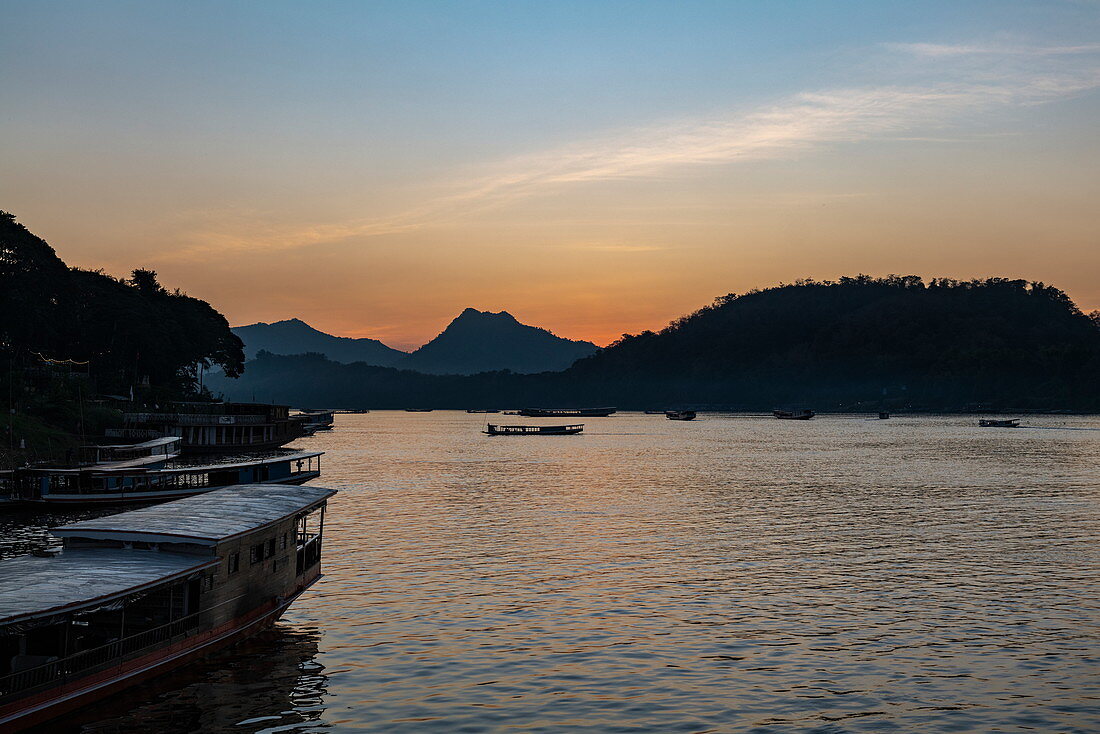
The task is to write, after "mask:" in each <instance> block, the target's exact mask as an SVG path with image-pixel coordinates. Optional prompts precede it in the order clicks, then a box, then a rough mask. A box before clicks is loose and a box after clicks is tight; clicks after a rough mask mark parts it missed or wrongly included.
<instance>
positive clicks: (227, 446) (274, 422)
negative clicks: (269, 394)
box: [107, 402, 303, 454]
mask: <svg viewBox="0 0 1100 734" xmlns="http://www.w3.org/2000/svg"><path fill="white" fill-rule="evenodd" d="M122 419H123V427H122V428H115V429H108V431H107V435H108V436H110V437H113V438H124V439H128V440H132V441H140V440H149V439H154V438H162V437H164V436H181V437H182V438H183V444H182V447H183V452H184V453H185V454H215V453H222V454H233V453H240V452H243V451H265V450H269V449H276V448H279V447H280V446H283V445H285V444H288V443H290V442H291V441H293V440H294V439H296V438H299V437H301V436H302V435H303V429H302V426H303V423H302V422H301V421H298V420H293V419H291V417H290V408H289V407H288V406H286V405H268V404H266V403H202V402H176V403H169V404H167V405H166V406H165V407H164V408H161V409H158V410H157V411H156V412H143V413H124V414H123V416H122Z"/></svg>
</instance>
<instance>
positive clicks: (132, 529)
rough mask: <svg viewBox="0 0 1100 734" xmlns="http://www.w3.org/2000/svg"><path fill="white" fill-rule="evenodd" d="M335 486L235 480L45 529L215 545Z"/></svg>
mask: <svg viewBox="0 0 1100 734" xmlns="http://www.w3.org/2000/svg"><path fill="white" fill-rule="evenodd" d="M334 494H336V490H335V489H325V488H323V487H299V486H293V485H289V484H235V485H233V486H231V487H224V488H222V489H215V490H213V491H211V492H205V493H203V494H199V495H195V496H194V497H187V498H185V499H182V500H176V501H175V502H166V503H165V504H163V505H155V506H153V507H143V508H141V509H138V510H131V511H130V512H122V513H119V514H118V515H108V516H107V517H101V518H96V519H94V520H81V521H80V522H74V523H70V524H69V525H62V526H61V527H59V528H53V529H52V530H50V532H51V533H53V534H54V535H56V536H58V537H61V538H91V539H97V540H122V541H127V542H132V541H143V542H147V543H195V544H198V545H210V546H212V545H217V544H218V543H221V542H223V541H226V540H229V539H230V538H234V537H236V536H239V535H245V534H247V533H251V532H254V531H256V530H259V529H261V528H264V527H266V526H268V525H272V524H274V523H277V522H279V521H281V520H285V519H286V518H288V517H293V516H294V515H297V514H299V513H302V512H308V511H310V510H312V509H314V508H316V507H319V506H321V505H322V504H324V503H325V501H327V500H328V498H329V497H331V496H332V495H334Z"/></svg>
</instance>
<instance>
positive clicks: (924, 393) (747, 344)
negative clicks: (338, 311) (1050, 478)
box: [218, 276, 1100, 410]
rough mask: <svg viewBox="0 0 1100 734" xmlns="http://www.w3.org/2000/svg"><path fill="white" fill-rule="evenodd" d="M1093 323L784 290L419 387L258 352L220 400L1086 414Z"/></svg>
mask: <svg viewBox="0 0 1100 734" xmlns="http://www.w3.org/2000/svg"><path fill="white" fill-rule="evenodd" d="M1098 374H1100V315H1098V314H1093V315H1092V316H1086V315H1085V314H1082V313H1081V312H1080V311H1079V310H1078V309H1077V307H1076V306H1074V304H1073V303H1072V301H1070V299H1069V298H1068V297H1067V296H1066V295H1065V294H1064V293H1063V292H1061V291H1060V290H1058V289H1057V288H1053V287H1050V286H1045V285H1043V284H1041V283H1029V282H1026V281H1022V280H1006V279H999V278H994V279H988V280H983V281H954V280H947V279H936V280H933V281H931V282H928V283H925V282H924V281H922V280H921V279H920V278H917V277H889V278H883V279H875V278H870V277H866V276H859V277H854V278H842V279H840V280H839V281H837V282H813V281H799V282H797V283H795V284H792V285H781V286H778V287H775V288H769V289H766V290H761V291H753V292H750V293H746V294H744V295H740V296H738V295H729V296H725V297H722V298H719V299H718V300H717V301H715V303H714V304H713V305H711V306H708V307H706V308H703V309H701V310H700V311H698V312H696V313H694V314H691V315H690V316H686V317H684V318H682V319H679V320H677V321H676V322H674V323H673V324H671V325H670V326H668V327H667V328H666V329H664V330H662V331H660V332H656V333H654V332H645V333H642V334H638V335H635V336H624V337H623V339H621V340H620V341H619V342H617V343H615V344H613V345H612V346H610V347H608V348H606V349H604V350H601V351H600V352H599V353H597V354H595V355H593V356H591V357H588V358H586V359H582V360H580V361H579V362H577V363H576V364H575V365H574V366H573V367H571V368H570V369H568V370H565V371H563V372H553V373H542V374H537V375H513V374H509V373H500V372H496V373H485V374H481V375H474V376H470V377H457V378H456V377H447V378H440V377H431V376H426V375H419V374H416V373H411V372H400V371H398V370H386V369H382V368H366V367H365V366H361V365H359V366H357V365H335V364H334V363H331V362H327V361H326V360H324V359H323V358H319V357H317V356H316V355H314V356H305V357H297V358H293V357H287V358H281V357H275V356H273V355H261V358H260V359H258V360H256V361H255V362H250V363H249V372H248V375H247V377H246V378H245V379H244V380H242V381H241V382H240V383H238V384H237V385H231V382H232V381H222V382H220V383H219V385H218V386H219V387H221V388H224V389H228V391H229V392H230V394H232V395H233V396H234V397H248V396H249V395H250V392H251V393H254V394H255V395H256V397H257V398H259V399H265V400H268V399H277V400H289V401H291V402H306V403H310V404H325V405H333V406H349V407H378V408H386V407H391V408H399V407H411V406H430V407H439V408H444V407H453V408H462V407H484V406H495V407H516V406H520V405H524V404H535V405H568V404H572V405H579V404H584V403H589V404H592V403H598V404H618V405H619V406H620V407H624V408H631V407H633V408H643V407H665V406H677V405H682V406H687V405H695V406H705V405H712V406H723V407H735V408H745V409H767V408H771V407H779V406H792V407H793V406H807V407H814V408H817V409H820V410H829V409H877V408H879V407H886V408H891V409H899V408H906V407H908V408H913V409H927V410H955V409H966V408H978V407H983V408H998V407H999V408H1005V409H1009V408H1017V409H1071V410H1100V388H1098V378H1097V375H1098Z"/></svg>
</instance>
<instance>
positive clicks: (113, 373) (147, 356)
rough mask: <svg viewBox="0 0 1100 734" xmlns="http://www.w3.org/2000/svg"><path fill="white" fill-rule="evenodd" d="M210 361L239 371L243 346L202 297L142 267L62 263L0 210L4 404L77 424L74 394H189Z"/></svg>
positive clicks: (35, 416) (56, 423)
mask: <svg viewBox="0 0 1100 734" xmlns="http://www.w3.org/2000/svg"><path fill="white" fill-rule="evenodd" d="M211 366H217V367H220V368H221V369H222V371H224V373H225V374H226V375H230V376H236V375H239V374H240V373H241V371H242V370H243V369H244V348H243V345H242V343H241V341H240V339H238V338H237V337H236V336H235V335H234V334H233V333H232V332H231V331H230V329H229V323H228V322H227V321H226V319H225V317H224V316H222V315H221V314H220V313H218V312H217V311H216V310H214V309H213V308H212V307H211V306H210V304H208V303H206V302H205V301H202V300H199V299H197V298H192V297H191V296H188V295H186V294H184V293H181V292H180V291H178V290H176V291H169V290H167V289H165V288H164V287H163V286H162V285H161V284H160V283H159V282H158V281H157V276H156V273H155V272H153V271H150V270H142V269H138V270H134V271H133V273H132V274H131V277H130V278H115V277H112V276H110V275H107V274H106V273H103V272H102V271H91V270H81V269H79V268H69V267H68V266H67V265H66V264H65V263H64V262H63V261H62V260H61V258H59V257H58V256H57V254H56V253H55V252H54V250H53V248H52V247H50V245H49V244H47V243H46V241H45V240H43V239H42V238H40V237H37V236H35V235H34V234H32V233H31V232H30V231H28V230H27V228H26V227H24V226H23V225H22V224H20V223H18V222H17V221H15V217H14V216H13V215H12V214H9V213H7V212H3V211H0V380H2V382H0V386H2V388H3V392H4V393H6V395H5V396H4V397H6V398H7V399H6V400H4V402H5V403H10V404H11V405H10V406H6V407H8V408H14V409H15V410H16V411H17V412H19V413H22V414H24V415H25V416H27V417H28V419H29V420H32V421H34V420H44V421H45V423H46V425H47V426H53V427H56V428H59V429H61V430H63V431H70V432H80V431H78V428H87V427H88V426H87V425H86V424H87V422H88V416H89V414H90V413H92V412H94V411H93V410H92V408H87V406H85V407H86V408H87V409H86V410H83V411H79V410H76V403H77V401H84V400H87V399H88V398H89V397H92V396H94V395H96V394H114V395H122V396H129V395H130V392H131V390H134V391H136V392H137V393H138V394H141V395H144V396H146V397H150V398H155V399H156V398H159V399H173V398H175V399H178V398H188V397H196V396H198V385H197V380H196V378H197V372H198V370H199V369H200V368H203V369H204V368H208V367H211ZM5 413H8V414H9V415H10V410H5ZM80 414H83V416H84V417H83V418H80V417H79V415H80ZM11 420H14V419H9V422H10V421H11ZM74 421H77V422H80V423H81V424H82V425H80V426H79V427H78V426H76V425H74ZM7 432H8V436H7V437H6V438H7V439H8V440H7V441H5V442H4V443H5V444H7V445H10V444H11V443H12V439H13V438H14V433H13V429H11V428H8V431H7ZM29 433H31V434H34V435H37V434H38V433H43V434H46V433H48V430H47V429H42V430H41V431H30V432H29ZM6 447H7V446H5V448H6Z"/></svg>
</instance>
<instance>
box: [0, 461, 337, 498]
mask: <svg viewBox="0 0 1100 734" xmlns="http://www.w3.org/2000/svg"><path fill="white" fill-rule="evenodd" d="M322 455H324V452H323V451H310V452H297V453H293V454H283V455H281V456H270V457H266V458H258V459H248V460H246V461H240V462H236V463H231V464H204V465H202V466H178V467H169V468H149V467H147V466H87V467H77V468H74V469H70V468H59V467H28V468H26V469H17V470H15V476H14V478H13V479H12V480H11V483H10V484H11V487H10V491H9V493H8V494H7V495H5V496H6V497H8V498H9V502H10V503H15V504H29V505H58V506H63V505H76V506H79V505H125V504H133V503H138V502H163V501H165V500H174V499H180V498H181V497H190V496H192V495H197V494H204V493H206V492H209V491H211V490H214V489H218V488H220V487H228V486H230V485H234V484H304V483H305V482H308V481H309V480H311V479H316V478H317V477H319V476H321V456H322Z"/></svg>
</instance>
